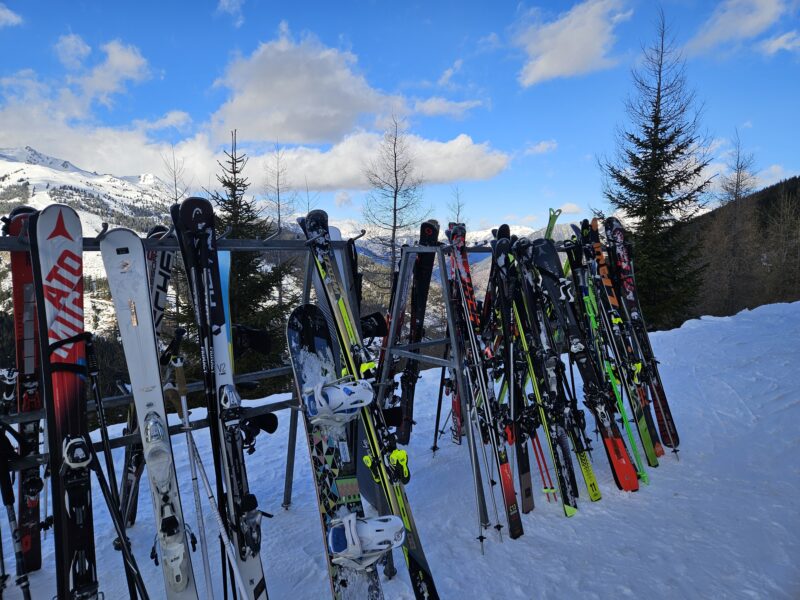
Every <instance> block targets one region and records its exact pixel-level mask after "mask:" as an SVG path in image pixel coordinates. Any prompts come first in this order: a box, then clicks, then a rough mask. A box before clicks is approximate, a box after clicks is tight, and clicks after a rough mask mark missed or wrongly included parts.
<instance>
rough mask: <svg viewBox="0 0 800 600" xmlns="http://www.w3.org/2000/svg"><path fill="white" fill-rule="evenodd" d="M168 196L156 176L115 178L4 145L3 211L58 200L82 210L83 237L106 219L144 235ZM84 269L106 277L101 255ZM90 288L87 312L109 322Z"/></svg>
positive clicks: (161, 215)
mask: <svg viewBox="0 0 800 600" xmlns="http://www.w3.org/2000/svg"><path fill="white" fill-rule="evenodd" d="M168 198H169V194H168V190H167V186H166V185H164V183H163V182H162V181H161V180H160V179H159V178H158V177H156V176H155V175H152V174H143V175H135V176H131V177H116V176H114V175H107V174H99V173H93V172H90V171H87V170H85V169H82V168H80V167H78V166H76V165H74V164H73V163H71V162H70V161H68V160H64V159H61V158H54V157H52V156H47V155H46V154H42V153H41V152H38V151H37V150H35V149H34V148H31V147H30V146H26V147H25V148H0V215H5V214H7V213H9V212H10V211H11V209H12V208H14V207H15V206H18V205H20V204H27V205H29V206H33V207H35V208H40V209H41V208H44V207H45V206H47V205H48V204H52V203H54V202H60V203H62V204H67V205H69V206H71V207H72V208H74V209H75V210H76V211H77V212H78V215H79V216H80V219H81V224H82V225H83V234H84V236H87V237H90V236H92V235H95V234H96V233H98V232H100V231H101V230H102V226H103V223H108V224H109V226H111V227H115V226H124V227H130V228H131V229H134V230H136V231H138V232H140V233H144V232H146V231H147V230H148V229H149V228H150V227H152V226H153V225H156V224H158V223H164V222H166V221H167V219H168V216H169V204H170V202H169V200H168ZM84 273H85V274H86V275H87V276H89V277H90V278H104V277H105V270H104V269H103V263H102V259H101V257H100V254H99V253H97V252H93V253H87V254H85V255H84ZM4 284H5V285H7V282H0V285H4ZM88 291H89V292H90V293H89V294H87V296H86V314H87V315H92V314H94V312H95V310H97V311H98V314H99V315H100V318H101V320H103V321H109V319H107V318H106V317H108V316H109V315H108V312H109V308H110V307H108V306H105V305H104V304H103V301H102V299H100V298H95V297H94V295H93V294H91V289H89V290H88ZM109 322H110V321H109Z"/></svg>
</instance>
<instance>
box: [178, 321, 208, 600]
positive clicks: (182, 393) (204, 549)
mask: <svg viewBox="0 0 800 600" xmlns="http://www.w3.org/2000/svg"><path fill="white" fill-rule="evenodd" d="M176 336H177V332H176ZM170 366H171V367H172V370H173V373H174V374H175V383H176V384H177V386H178V396H179V397H180V403H181V420H182V421H183V429H184V431H185V432H186V447H187V448H189V449H190V450H189V469H190V470H191V474H192V491H193V492H194V512H195V515H197V529H198V531H199V532H200V552H201V553H202V557H203V572H204V574H205V579H206V593H207V594H208V597H209V598H211V600H213V599H214V589H213V587H212V585H211V565H210V564H209V562H208V542H207V541H206V528H205V523H204V521H203V509H202V506H201V505H200V489H199V486H198V484H197V464H196V463H195V455H194V452H193V451H192V444H193V441H192V427H191V425H190V424H189V407H188V402H187V401H186V375H185V374H184V372H183V357H182V356H178V355H174V356H173V357H172V358H171V360H170Z"/></svg>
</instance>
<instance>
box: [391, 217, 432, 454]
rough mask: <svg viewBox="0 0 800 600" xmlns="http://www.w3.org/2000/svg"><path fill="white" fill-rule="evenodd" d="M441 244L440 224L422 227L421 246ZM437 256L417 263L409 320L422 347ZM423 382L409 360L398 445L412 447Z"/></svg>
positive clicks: (402, 385)
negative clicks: (419, 385) (418, 391)
mask: <svg viewBox="0 0 800 600" xmlns="http://www.w3.org/2000/svg"><path fill="white" fill-rule="evenodd" d="M438 243H439V223H438V222H437V221H434V220H429V221H425V222H424V223H422V225H420V230H419V245H420V246H426V247H431V246H436V245H438ZM435 258H436V255H435V254H434V253H432V252H427V253H424V254H422V253H420V254H417V255H416V258H415V259H414V267H413V269H412V275H411V277H412V283H411V306H410V318H409V333H408V343H409V344H418V343H419V342H421V341H422V336H423V335H424V332H425V309H426V307H427V304H428V291H429V290H430V287H431V276H432V275H433V262H434V259H435ZM418 380H419V361H418V360H414V359H408V360H407V361H406V366H405V369H403V374H402V375H401V377H400V413H401V421H400V425H399V426H398V427H397V431H396V434H397V443H398V444H408V442H409V441H410V439H411V429H412V428H413V426H414V392H415V390H416V387H417V381H418Z"/></svg>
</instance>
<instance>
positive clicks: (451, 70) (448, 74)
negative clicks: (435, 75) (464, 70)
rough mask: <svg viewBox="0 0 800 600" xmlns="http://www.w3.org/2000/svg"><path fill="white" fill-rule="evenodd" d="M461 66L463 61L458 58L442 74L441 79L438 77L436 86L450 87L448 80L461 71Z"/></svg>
mask: <svg viewBox="0 0 800 600" xmlns="http://www.w3.org/2000/svg"><path fill="white" fill-rule="evenodd" d="M463 64H464V61H463V60H461V59H460V58H459V59H457V60H456V61H455V62H454V63H453V66H452V67H448V68H447V69H445V70H444V73H442V75H441V77H439V80H438V81H437V82H436V83H437V84H438V85H441V86H442V87H444V86H448V85H450V80H451V79H452V78H453V75H455V74H456V73H458V72H459V71H460V70H461V65H463Z"/></svg>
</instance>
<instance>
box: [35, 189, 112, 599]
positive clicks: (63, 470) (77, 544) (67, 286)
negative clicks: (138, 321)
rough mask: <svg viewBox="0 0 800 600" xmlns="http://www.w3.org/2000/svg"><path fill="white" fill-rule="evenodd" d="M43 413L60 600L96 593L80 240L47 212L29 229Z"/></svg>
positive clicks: (71, 224) (73, 217)
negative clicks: (86, 446)
mask: <svg viewBox="0 0 800 600" xmlns="http://www.w3.org/2000/svg"><path fill="white" fill-rule="evenodd" d="M28 230H29V235H30V241H31V257H32V260H33V273H34V281H35V284H36V300H37V302H36V304H37V306H36V308H37V315H38V327H39V344H40V355H41V368H42V386H43V390H42V391H43V392H44V399H45V406H46V409H47V440H48V452H49V455H50V466H51V477H50V482H51V489H52V497H53V501H52V502H53V528H54V536H53V537H54V544H55V561H56V589H57V592H58V597H59V598H74V597H81V596H80V595H81V594H85V595H86V596H87V597H91V596H92V595H93V594H96V593H97V566H96V561H95V549H94V527H93V522H92V494H91V488H90V483H91V478H90V471H89V470H88V469H87V468H86V467H87V466H88V465H89V463H90V460H91V458H90V455H89V453H88V452H87V451H86V448H85V436H86V434H87V431H86V430H87V424H86V394H85V390H84V376H83V372H82V371H81V370H80V369H76V368H75V366H76V365H85V364H86V359H85V354H84V342H83V341H72V340H73V339H74V338H75V336H78V335H80V334H82V333H83V245H82V244H83V239H82V231H81V222H80V219H79V218H78V215H77V213H76V212H75V211H74V210H72V209H71V208H69V207H67V206H63V205H60V204H54V205H51V206H48V207H47V208H45V209H44V210H43V211H41V212H40V213H36V214H33V215H31V217H30V218H29V222H28Z"/></svg>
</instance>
